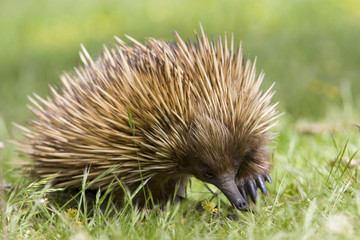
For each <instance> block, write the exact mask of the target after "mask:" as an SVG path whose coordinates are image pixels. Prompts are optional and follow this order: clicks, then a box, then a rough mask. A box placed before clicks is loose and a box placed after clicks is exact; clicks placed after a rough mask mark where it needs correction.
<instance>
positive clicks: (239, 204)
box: [214, 178, 246, 210]
mask: <svg viewBox="0 0 360 240" xmlns="http://www.w3.org/2000/svg"><path fill="white" fill-rule="evenodd" d="M214 185H215V186H217V187H218V188H219V189H220V190H221V191H222V192H223V193H224V194H225V196H226V197H227V198H228V199H229V201H230V202H231V204H232V205H234V206H235V207H236V208H237V209H239V210H245V209H246V201H245V199H244V198H243V197H242V195H241V194H240V191H239V189H238V187H237V186H236V184H235V181H234V179H231V178H225V179H224V180H223V181H219V182H217V183H215V184H214Z"/></svg>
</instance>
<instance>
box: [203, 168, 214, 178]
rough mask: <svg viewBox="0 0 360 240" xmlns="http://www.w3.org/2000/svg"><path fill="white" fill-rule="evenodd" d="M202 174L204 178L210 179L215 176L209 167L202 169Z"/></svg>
mask: <svg viewBox="0 0 360 240" xmlns="http://www.w3.org/2000/svg"><path fill="white" fill-rule="evenodd" d="M203 172H204V175H205V177H206V178H209V179H211V178H214V177H215V175H214V174H213V172H212V171H211V169H210V168H209V167H206V168H204V170H203Z"/></svg>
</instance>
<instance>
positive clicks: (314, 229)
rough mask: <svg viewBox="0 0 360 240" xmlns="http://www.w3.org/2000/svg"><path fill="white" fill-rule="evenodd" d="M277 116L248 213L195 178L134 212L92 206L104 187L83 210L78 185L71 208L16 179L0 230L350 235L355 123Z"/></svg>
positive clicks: (41, 234)
mask: <svg viewBox="0 0 360 240" xmlns="http://www.w3.org/2000/svg"><path fill="white" fill-rule="evenodd" d="M282 120H283V121H282V126H280V128H281V129H282V131H281V134H280V136H279V137H278V143H277V145H278V147H277V148H276V150H275V151H274V153H273V160H272V162H273V164H274V167H273V170H272V172H271V175H272V177H273V180H274V181H273V183H272V184H270V185H268V187H269V194H268V196H266V197H263V196H262V197H260V199H259V202H258V203H257V205H256V206H254V205H253V206H252V209H251V211H250V212H240V211H237V210H235V209H233V208H232V207H231V206H229V203H228V201H227V200H226V198H225V197H224V196H223V195H222V194H215V195H214V194H211V193H210V191H208V190H207V188H206V187H205V186H204V185H203V183H201V182H199V181H197V180H195V179H192V184H191V189H190V190H189V191H188V199H187V200H185V201H184V202H182V203H180V204H173V205H168V206H167V207H166V208H165V209H156V208H155V209H152V210H144V211H140V210H138V209H137V208H135V207H134V206H133V205H132V204H131V203H130V201H127V204H125V205H126V207H124V209H122V210H120V211H119V210H116V209H113V208H112V207H111V206H109V207H108V209H107V210H106V211H105V212H103V211H101V210H100V208H99V205H100V202H101V201H102V200H103V199H104V197H106V195H107V194H108V193H105V194H103V195H101V194H100V193H98V194H97V196H96V204H95V205H94V207H93V208H92V209H90V210H87V206H86V202H87V201H86V195H85V194H83V192H80V193H79V195H80V196H81V197H80V201H78V204H77V205H76V206H75V207H70V206H67V205H65V206H64V205H62V206H58V205H56V204H55V203H54V202H53V201H51V200H48V199H47V198H48V196H49V194H50V193H51V192H52V191H55V190H54V189H52V188H51V187H49V186H47V185H45V187H44V183H46V180H43V181H41V182H26V181H24V180H18V181H15V182H14V184H13V188H11V189H7V190H6V203H5V213H2V214H4V215H5V218H6V227H5V228H4V227H2V231H3V234H4V230H6V232H7V234H8V236H9V239H29V238H30V239H69V238H70V239H82V238H83V239H119V238H121V239H123V238H126V239H160V238H161V239H184V238H200V239H233V238H235V239H236V238H240V239H241V238H245V239H264V238H266V239H358V238H359V237H358V236H360V223H359V222H360V185H359V172H358V169H359V159H358V155H357V151H358V146H359V144H360V138H359V131H358V127H356V126H352V125H347V124H346V123H345V122H342V124H341V123H339V122H337V123H336V124H332V125H331V127H333V128H332V129H331V130H324V131H322V132H320V133H315V132H316V131H317V130H318V129H317V128H315V129H314V132H312V131H310V130H311V127H312V124H311V123H303V122H302V123H299V122H291V120H289V119H288V117H286V116H285V117H283V119H282ZM346 122H347V121H346ZM1 127H2V128H3V127H4V126H1ZM309 128H310V130H309ZM318 128H319V127H318ZM1 155H2V157H3V158H5V159H3V161H5V162H8V161H9V158H13V156H14V153H13V150H12V149H11V148H10V149H7V148H5V149H3V150H2V152H1ZM345 158H347V159H350V161H349V162H348V164H346V163H344V161H343V159H345ZM351 162H352V164H351ZM6 174H9V173H6ZM85 179H86V178H85ZM87 184H91V183H86V181H84V185H83V188H84V189H85V188H86V187H87ZM209 187H210V188H211V189H212V190H213V191H214V192H216V193H218V192H219V191H218V190H216V188H214V187H212V186H209ZM127 199H128V200H129V199H131V196H128V198H127ZM215 205H216V206H217V207H216V209H214V206H215ZM334 222H335V223H334Z"/></svg>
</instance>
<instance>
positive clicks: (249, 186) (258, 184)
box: [238, 173, 272, 203]
mask: <svg viewBox="0 0 360 240" xmlns="http://www.w3.org/2000/svg"><path fill="white" fill-rule="evenodd" d="M266 181H267V182H269V183H272V179H271V177H270V175H269V174H268V173H266V174H265V175H255V176H254V177H252V178H248V179H246V180H245V181H244V183H243V184H241V185H239V186H238V187H239V191H240V193H241V195H242V196H243V198H244V199H245V200H246V201H247V202H248V203H249V198H248V195H249V196H250V198H251V200H252V201H253V202H254V203H256V197H257V192H256V188H259V189H260V191H261V192H262V193H263V194H264V195H266V194H267V188H266V184H265V182H266Z"/></svg>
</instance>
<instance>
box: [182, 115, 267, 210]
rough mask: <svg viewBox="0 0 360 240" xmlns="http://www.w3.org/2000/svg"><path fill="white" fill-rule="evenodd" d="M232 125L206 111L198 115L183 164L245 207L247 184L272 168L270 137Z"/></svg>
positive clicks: (190, 132)
mask: <svg viewBox="0 0 360 240" xmlns="http://www.w3.org/2000/svg"><path fill="white" fill-rule="evenodd" d="M232 125H233V124H232V123H227V122H226V121H224V120H221V119H214V117H211V116H209V115H206V114H204V115H200V116H198V117H197V119H196V120H194V122H193V123H192V125H191V128H190V131H189V132H188V133H187V141H186V142H187V143H186V146H184V147H185V150H184V153H185V155H184V156H183V166H184V167H185V168H186V169H187V170H188V171H189V172H190V173H191V174H193V175H194V176H195V177H196V178H198V179H200V180H202V181H205V182H208V183H211V184H214V185H215V186H217V187H218V188H219V189H220V190H221V191H222V192H223V193H224V194H225V196H226V197H227V198H228V199H229V201H230V202H231V203H232V204H233V205H234V206H235V207H237V208H238V209H245V208H246V202H247V201H246V200H247V199H245V198H247V197H246V194H247V193H245V196H244V190H245V192H246V191H247V189H246V187H245V185H246V184H247V182H248V181H253V182H254V183H255V178H256V177H257V176H265V174H266V173H268V171H269V169H270V163H269V161H268V159H267V158H268V154H267V150H266V149H267V148H266V144H267V142H268V137H267V135H266V134H263V135H258V136H256V135H249V133H247V132H246V131H244V130H243V129H242V128H241V126H232ZM255 186H256V185H255ZM244 187H245V189H244ZM241 188H242V189H241ZM241 190H243V191H241ZM255 191H256V190H255ZM250 195H251V193H250ZM255 197H256V196H255Z"/></svg>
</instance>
